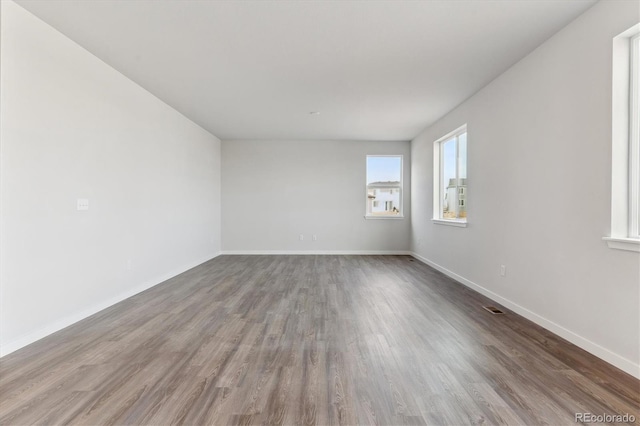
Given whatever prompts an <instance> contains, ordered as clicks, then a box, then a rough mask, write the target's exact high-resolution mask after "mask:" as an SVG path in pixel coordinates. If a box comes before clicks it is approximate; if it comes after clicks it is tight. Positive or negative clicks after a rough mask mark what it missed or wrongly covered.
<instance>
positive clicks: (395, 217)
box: [364, 215, 404, 220]
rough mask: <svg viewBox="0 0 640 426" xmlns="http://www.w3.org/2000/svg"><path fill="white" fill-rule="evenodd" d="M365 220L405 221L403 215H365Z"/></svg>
mask: <svg viewBox="0 0 640 426" xmlns="http://www.w3.org/2000/svg"><path fill="white" fill-rule="evenodd" d="M364 218H365V219H367V220H369V219H373V220H378V219H383V220H386V219H391V220H397V219H404V216H402V215H397V216H368V215H365V216H364Z"/></svg>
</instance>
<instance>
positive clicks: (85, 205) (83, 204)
mask: <svg viewBox="0 0 640 426" xmlns="http://www.w3.org/2000/svg"><path fill="white" fill-rule="evenodd" d="M78 210H89V199H88V198H78Z"/></svg>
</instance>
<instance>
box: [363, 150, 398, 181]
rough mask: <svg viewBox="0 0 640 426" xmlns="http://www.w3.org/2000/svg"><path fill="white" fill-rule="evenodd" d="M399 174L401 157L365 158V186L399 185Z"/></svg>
mask: <svg viewBox="0 0 640 426" xmlns="http://www.w3.org/2000/svg"><path fill="white" fill-rule="evenodd" d="M401 174H402V158H401V157H377V156H376V157H367V185H369V184H370V183H374V182H395V183H396V185H399V184H400V179H401Z"/></svg>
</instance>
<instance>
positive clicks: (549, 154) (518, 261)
mask: <svg viewBox="0 0 640 426" xmlns="http://www.w3.org/2000/svg"><path fill="white" fill-rule="evenodd" d="M638 18H639V15H638V3H637V2H631V1H629V2H607V1H604V2H600V3H598V4H596V5H595V6H594V7H593V8H592V9H590V10H588V11H587V12H586V13H585V14H584V15H582V16H580V17H579V18H578V19H577V20H575V21H574V22H573V23H571V24H570V25H569V26H567V27H566V28H565V29H563V30H562V31H560V32H559V33H558V34H556V35H555V36H554V37H552V38H551V39H549V40H548V41H547V42H545V43H544V44H543V45H542V46H540V47H539V48H538V49H537V50H535V51H534V52H532V53H531V54H530V55H529V56H527V57H526V58H524V59H523V60H522V61H520V62H519V63H518V64H516V65H515V66H513V67H512V68H511V69H509V70H508V71H507V72H505V73H504V74H503V75H502V76H500V77H499V78H497V79H496V80H494V81H493V82H492V83H491V84H489V85H488V86H487V87H485V88H484V89H483V90H481V91H480V92H479V93H477V94H476V95H475V96H473V97H472V98H470V99H469V100H468V101H466V102H465V103H463V104H462V105H460V106H459V107H458V108H456V109H455V110H454V111H452V112H451V113H449V114H448V115H446V116H445V117H444V118H442V119H441V120H439V121H438V122H437V123H436V124H434V125H433V126H431V127H429V128H428V129H426V130H425V131H424V132H423V133H422V134H421V135H419V137H417V138H416V139H415V140H414V141H413V142H412V194H413V201H412V204H413V224H412V247H413V250H414V252H415V253H416V254H417V255H419V256H420V257H421V258H422V259H423V260H426V261H428V262H431V263H433V264H435V265H437V266H439V267H440V268H442V269H446V270H448V272H449V273H450V274H451V275H453V276H455V277H457V278H458V279H459V280H461V281H463V282H464V283H465V284H467V285H470V286H472V287H475V288H476V289H479V290H481V291H483V292H484V293H485V294H488V295H490V296H491V297H493V298H494V299H495V300H497V301H499V302H502V303H503V304H505V305H506V306H507V307H511V308H512V309H515V310H516V311H518V312H520V313H521V314H523V315H524V316H527V317H529V318H530V319H533V320H534V321H536V322H538V323H539V324H541V325H543V326H544V327H547V328H549V329H551V330H552V331H554V332H556V333H557V334H560V335H561V336H563V337H565V338H567V339H568V340H570V341H572V342H574V343H576V344H577V345H579V346H581V347H583V348H585V349H587V350H588V351H591V352H593V353H594V354H596V355H598V356H600V357H601V358H604V359H605V360H608V361H609V362H611V363H613V364H614V365H617V366H618V367H620V368H622V369H624V370H626V371H627V372H630V373H631V374H634V375H636V376H638V375H639V368H638V360H639V359H640V349H639V348H640V341H639V339H640V317H639V306H640V293H639V287H640V259H639V256H638V254H637V253H632V252H625V251H618V250H611V249H609V248H608V247H607V244H606V243H605V242H603V241H602V237H603V236H606V235H609V228H610V219H611V212H610V200H611V68H612V66H611V56H612V38H613V37H614V36H616V35H617V34H619V33H620V32H622V31H624V30H626V29H627V28H629V27H631V26H632V25H633V24H635V23H637V22H638ZM464 123H468V132H469V139H468V140H469V148H468V150H469V151H468V152H469V165H468V173H469V185H468V197H467V200H468V215H469V227H468V228H454V227H448V226H442V225H434V224H432V223H431V221H430V219H431V216H432V185H433V178H432V164H433V161H432V155H433V141H435V140H436V139H438V138H439V137H440V136H442V135H444V134H446V133H448V132H450V131H452V130H454V129H456V128H457V127H459V126H460V125H462V124H464ZM502 264H504V265H506V266H507V276H506V277H504V278H502V277H500V276H499V271H500V265H502Z"/></svg>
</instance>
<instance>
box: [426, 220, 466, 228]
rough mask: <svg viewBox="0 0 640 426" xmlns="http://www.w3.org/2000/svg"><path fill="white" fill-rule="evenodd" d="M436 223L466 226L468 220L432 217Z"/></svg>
mask: <svg viewBox="0 0 640 426" xmlns="http://www.w3.org/2000/svg"><path fill="white" fill-rule="evenodd" d="M431 222H433V223H434V224H436V225H447V226H457V227H458V228H466V227H467V221H466V220H454V219H431Z"/></svg>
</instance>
